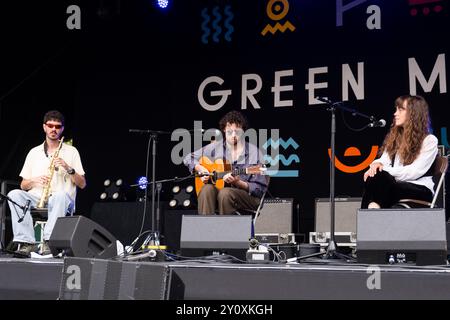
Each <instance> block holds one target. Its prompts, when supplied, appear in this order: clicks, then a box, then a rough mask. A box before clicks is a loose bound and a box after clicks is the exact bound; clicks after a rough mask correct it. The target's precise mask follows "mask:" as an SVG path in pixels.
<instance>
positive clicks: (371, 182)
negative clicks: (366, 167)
mask: <svg viewBox="0 0 450 320" xmlns="http://www.w3.org/2000/svg"><path fill="white" fill-rule="evenodd" d="M400 199H417V200H424V201H428V202H431V200H432V199H433V194H432V192H431V191H430V189H428V188H427V187H425V186H421V185H418V184H414V183H410V182H403V181H396V180H395V178H394V177H393V176H391V175H390V174H389V173H387V172H386V171H381V172H377V174H376V175H375V176H373V177H368V178H367V180H366V182H365V183H364V194H363V198H362V202H361V208H362V209H367V207H368V205H369V203H371V202H376V203H378V204H379V205H380V206H381V208H391V207H392V206H393V205H394V204H396V203H397V202H398V201H399V200H400Z"/></svg>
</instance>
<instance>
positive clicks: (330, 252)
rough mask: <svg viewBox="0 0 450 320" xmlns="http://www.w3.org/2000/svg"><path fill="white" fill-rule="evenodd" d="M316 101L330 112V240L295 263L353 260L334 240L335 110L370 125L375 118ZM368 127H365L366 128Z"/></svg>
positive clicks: (324, 100) (323, 99)
mask: <svg viewBox="0 0 450 320" xmlns="http://www.w3.org/2000/svg"><path fill="white" fill-rule="evenodd" d="M316 99H318V100H320V101H322V102H324V103H326V104H327V106H328V107H327V111H330V112H331V139H330V140H331V165H330V240H329V242H328V247H327V250H326V251H325V252H318V253H314V254H310V255H306V256H302V257H298V258H295V260H296V261H298V262H300V261H301V260H304V259H308V258H313V257H318V256H323V258H324V259H336V258H340V259H346V260H354V258H352V257H349V256H347V255H345V254H343V253H340V252H338V251H337V249H338V246H337V244H336V240H335V217H336V216H335V214H336V212H335V210H336V204H335V172H336V167H335V155H336V148H335V137H336V109H341V110H344V111H346V112H350V113H351V114H352V115H353V116H355V115H358V116H361V117H363V118H366V119H369V120H370V121H371V123H374V122H375V121H376V119H375V117H373V116H368V115H366V114H363V113H360V112H358V111H356V110H354V109H351V108H348V107H345V106H344V105H343V102H332V101H330V100H329V99H328V98H321V97H317V98H316ZM368 126H370V125H367V126H366V127H368Z"/></svg>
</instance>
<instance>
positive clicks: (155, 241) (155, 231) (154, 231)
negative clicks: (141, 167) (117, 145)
mask: <svg viewBox="0 0 450 320" xmlns="http://www.w3.org/2000/svg"><path fill="white" fill-rule="evenodd" d="M128 131H129V132H131V133H140V134H149V147H150V143H152V181H151V182H150V183H151V185H152V228H151V232H150V234H149V235H148V237H147V239H146V240H145V245H147V244H148V243H149V244H150V245H154V246H159V244H160V239H159V228H155V218H156V217H155V213H156V210H155V205H156V203H155V193H156V192H155V189H156V183H157V181H156V149H157V148H156V144H157V142H158V136H159V135H170V134H172V133H171V132H168V131H157V130H148V129H129V130H128ZM192 131H197V130H196V129H194V130H190V132H192ZM148 153H149V148H148V149H147V164H146V177H148V158H149V155H148ZM169 180H170V179H169ZM160 182H165V181H160ZM150 183H148V184H150ZM133 186H139V184H138V185H132V187H133ZM159 191H160V190H159ZM159 191H158V192H159ZM158 198H159V196H158ZM146 213H147V188H145V202H144V219H145V216H146ZM141 232H142V231H141Z"/></svg>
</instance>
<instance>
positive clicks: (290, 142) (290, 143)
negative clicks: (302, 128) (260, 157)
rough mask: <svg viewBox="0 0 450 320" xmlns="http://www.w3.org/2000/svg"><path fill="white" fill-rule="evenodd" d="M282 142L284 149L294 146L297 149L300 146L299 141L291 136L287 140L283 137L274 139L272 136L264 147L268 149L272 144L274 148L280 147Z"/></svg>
mask: <svg viewBox="0 0 450 320" xmlns="http://www.w3.org/2000/svg"><path fill="white" fill-rule="evenodd" d="M280 144H281V146H282V147H283V148H284V149H287V148H289V146H292V147H293V148H294V149H295V150H297V149H298V147H299V146H298V144H297V142H295V141H294V139H292V138H289V139H288V140H287V141H284V140H283V138H280V139H278V140H277V141H273V140H272V138H270V139H269V140H267V142H266V143H264V145H263V148H264V149H267V148H268V147H269V146H272V148H273V149H278V148H279V147H280Z"/></svg>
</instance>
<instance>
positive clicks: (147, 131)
mask: <svg viewBox="0 0 450 320" xmlns="http://www.w3.org/2000/svg"><path fill="white" fill-rule="evenodd" d="M128 132H131V133H150V132H151V131H150V130H142V129H129V130H128Z"/></svg>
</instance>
